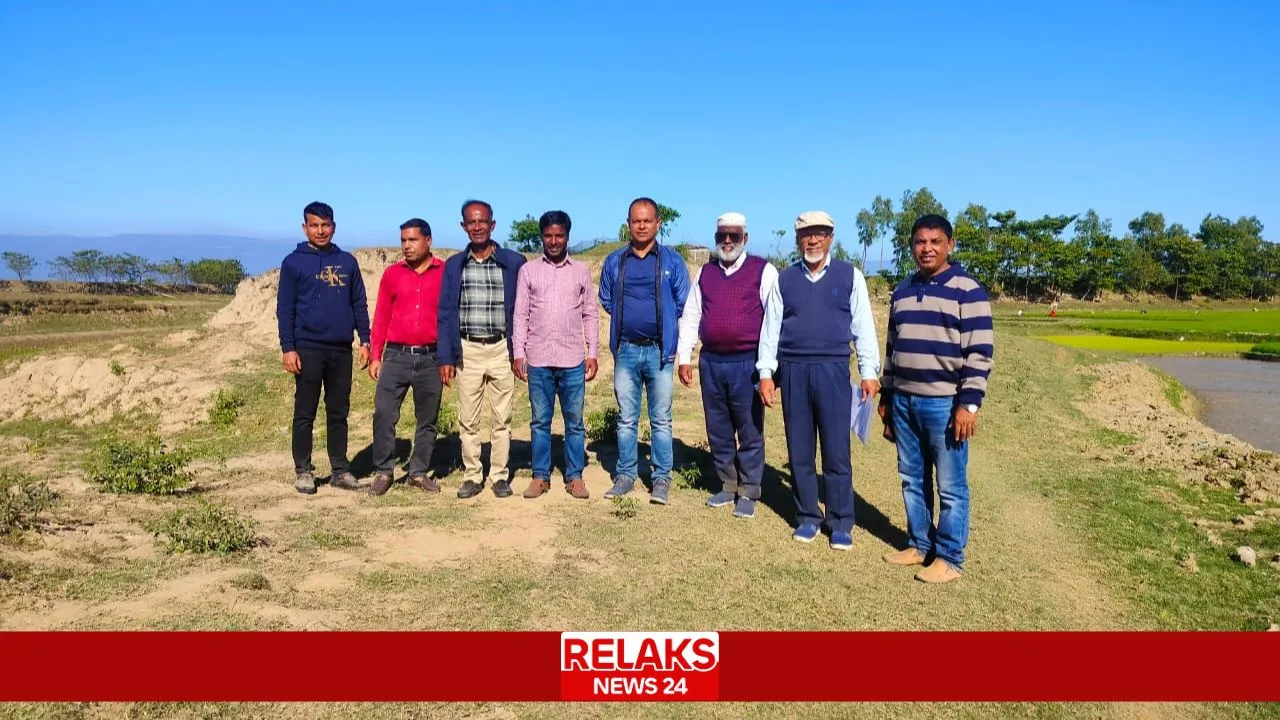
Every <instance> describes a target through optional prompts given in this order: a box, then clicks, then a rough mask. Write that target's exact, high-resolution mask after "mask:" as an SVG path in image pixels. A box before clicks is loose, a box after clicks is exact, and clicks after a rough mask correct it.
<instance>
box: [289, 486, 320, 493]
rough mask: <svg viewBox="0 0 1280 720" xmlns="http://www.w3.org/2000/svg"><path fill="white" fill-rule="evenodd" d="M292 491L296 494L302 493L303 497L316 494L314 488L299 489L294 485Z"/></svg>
mask: <svg viewBox="0 0 1280 720" xmlns="http://www.w3.org/2000/svg"><path fill="white" fill-rule="evenodd" d="M293 489H294V490H297V491H298V492H300V493H302V494H303V495H315V494H316V489H315V488H300V487H298V486H296V485H295V486H294V488H293Z"/></svg>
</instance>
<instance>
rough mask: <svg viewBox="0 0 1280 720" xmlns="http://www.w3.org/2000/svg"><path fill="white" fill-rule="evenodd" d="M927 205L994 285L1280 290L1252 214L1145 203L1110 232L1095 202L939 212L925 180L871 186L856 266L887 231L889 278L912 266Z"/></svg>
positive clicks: (1049, 291) (1184, 293) (1247, 292)
mask: <svg viewBox="0 0 1280 720" xmlns="http://www.w3.org/2000/svg"><path fill="white" fill-rule="evenodd" d="M928 213H936V214H939V215H942V216H944V217H950V218H951V221H952V225H953V226H954V227H955V239H956V249H955V253H954V256H953V257H954V259H955V260H957V261H958V262H960V263H963V265H964V266H965V268H966V270H968V272H969V273H970V274H972V275H973V276H974V277H975V278H977V279H978V280H979V281H980V282H982V283H983V284H984V285H986V286H987V288H989V290H990V291H991V292H992V293H994V294H996V295H1006V296H1013V297H1022V298H1025V299H1028V300H1031V299H1040V298H1048V299H1056V298H1058V297H1062V296H1064V295H1071V296H1074V297H1078V298H1082V299H1094V298H1097V297H1098V295H1099V294H1100V293H1103V292H1120V293H1126V294H1132V293H1159V294H1164V295H1168V296H1169V297H1172V298H1174V299H1175V300H1184V299H1187V298H1190V297H1193V296H1201V297H1210V298H1215V299H1220V300H1227V299H1249V300H1269V299H1271V298H1275V297H1277V296H1280V244H1277V243H1274V242H1268V241H1266V240H1263V239H1262V222H1261V221H1259V220H1258V218H1257V217H1254V216H1249V217H1241V218H1238V219H1236V220H1234V221H1233V220H1230V219H1228V218H1226V217H1223V216H1221V215H1215V214H1212V213H1211V214H1208V215H1206V216H1205V218H1204V219H1203V220H1202V221H1201V222H1200V227H1199V228H1198V229H1197V230H1196V231H1195V232H1194V233H1193V232H1191V231H1190V230H1188V229H1187V228H1186V227H1184V226H1182V225H1181V224H1179V223H1172V224H1169V223H1167V222H1166V221H1165V218H1164V215H1163V214H1161V213H1158V212H1152V211H1147V212H1144V213H1142V214H1141V215H1140V216H1138V217H1136V218H1134V219H1133V220H1131V221H1130V222H1129V224H1128V226H1127V229H1128V232H1126V233H1124V234H1123V235H1118V234H1116V232H1115V231H1114V230H1113V228H1112V224H1111V220H1109V219H1103V218H1101V217H1099V216H1098V213H1097V212H1095V211H1094V210H1087V211H1086V212H1085V213H1083V214H1074V215H1045V216H1044V217H1040V218H1034V219H1024V218H1019V217H1018V215H1017V213H1016V212H1015V211H1013V210H1003V211H999V212H991V211H989V210H988V209H987V208H985V207H983V206H982V205H978V204H974V203H970V204H969V205H967V206H966V207H965V209H964V210H962V211H960V212H958V213H956V214H955V215H954V216H948V215H947V211H946V208H944V207H943V206H942V203H941V202H939V201H938V199H937V198H935V197H934V196H933V194H932V193H930V192H929V189H928V188H920V189H919V190H908V191H906V192H905V193H903V195H902V198H901V200H900V201H899V203H898V207H897V209H895V208H894V204H893V202H892V201H891V200H889V199H888V198H885V197H882V196H879V195H877V196H876V197H875V199H874V200H873V201H872V203H871V207H869V208H865V209H863V210H862V211H860V212H859V213H858V216H857V220H856V221H855V225H856V227H857V234H858V241H859V244H860V245H862V256H863V266H864V267H865V265H866V254H867V250H868V249H869V248H870V247H871V246H872V245H873V244H875V243H876V242H877V241H878V240H881V239H885V238H887V239H889V240H890V241H891V242H890V247H892V250H893V261H894V266H895V271H882V274H884V275H886V276H888V277H889V278H890V279H898V278H902V277H906V275H907V274H908V273H910V272H913V271H914V270H915V263H914V262H913V261H912V259H911V225H912V224H913V223H914V222H915V221H916V219H917V218H919V217H920V216H921V215H925V214H928ZM1068 231H1070V232H1069V233H1068ZM881 252H883V246H882V250H881ZM882 261H883V258H882Z"/></svg>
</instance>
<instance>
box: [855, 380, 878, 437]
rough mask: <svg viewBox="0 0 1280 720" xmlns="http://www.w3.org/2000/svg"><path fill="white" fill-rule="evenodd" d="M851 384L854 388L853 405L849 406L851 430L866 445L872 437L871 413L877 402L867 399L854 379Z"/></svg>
mask: <svg viewBox="0 0 1280 720" xmlns="http://www.w3.org/2000/svg"><path fill="white" fill-rule="evenodd" d="M849 385H850V386H851V387H852V388H853V406H852V407H850V408H849V431H850V432H852V433H854V434H856V435H857V436H858V439H859V440H861V441H862V444H863V445H866V444H867V442H868V441H869V440H870V438H871V413H872V412H873V411H874V410H875V403H872V402H869V401H866V400H864V399H863V397H862V387H861V386H860V385H857V384H854V382H853V381H852V380H850V381H849Z"/></svg>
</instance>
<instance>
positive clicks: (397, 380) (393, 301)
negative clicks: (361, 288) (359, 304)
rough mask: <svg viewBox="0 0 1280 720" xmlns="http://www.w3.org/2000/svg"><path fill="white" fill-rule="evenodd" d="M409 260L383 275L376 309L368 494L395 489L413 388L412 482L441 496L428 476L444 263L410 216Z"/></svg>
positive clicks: (404, 229)
mask: <svg viewBox="0 0 1280 720" xmlns="http://www.w3.org/2000/svg"><path fill="white" fill-rule="evenodd" d="M400 251H401V252H403V253H404V259H403V260H401V261H399V262H397V263H396V264H394V265H392V266H391V267H389V268H387V269H386V270H385V271H384V272H383V273H382V281H381V284H380V285H379V287H378V304H377V306H376V307H375V308H374V312H373V337H372V341H373V342H372V344H373V347H372V362H370V363H369V377H371V378H373V379H374V380H375V381H377V383H378V389H377V390H376V391H375V394H374V401H373V467H374V471H375V472H376V475H375V476H374V479H373V485H372V486H371V487H370V488H369V493H370V494H371V495H382V494H385V493H386V492H387V490H388V489H390V488H391V481H392V472H393V471H394V470H395V461H396V457H395V446H396V423H398V422H400V406H401V405H403V404H404V396H405V394H406V393H407V392H408V391H409V389H410V388H413V412H414V415H416V416H417V420H418V428H417V430H416V431H415V432H414V436H413V455H412V456H411V458H410V460H409V479H408V481H407V482H408V484H409V485H410V486H411V487H416V488H418V489H420V490H425V491H427V492H432V493H436V492H440V484H439V483H438V482H436V479H435V478H433V477H429V476H428V474H427V471H428V470H429V469H430V468H431V454H432V452H434V450H435V445H436V420H437V419H438V418H439V415H440V396H441V395H442V394H443V393H444V388H443V385H442V384H441V382H440V370H439V368H438V367H437V365H436V310H437V309H438V308H439V306H440V282H441V279H442V278H443V276H444V261H443V260H441V259H440V258H437V257H434V256H433V255H432V254H431V226H430V225H429V224H427V221H426V220H421V219H419V218H413V219H412V220H408V221H406V222H405V223H404V224H403V225H401V226H400Z"/></svg>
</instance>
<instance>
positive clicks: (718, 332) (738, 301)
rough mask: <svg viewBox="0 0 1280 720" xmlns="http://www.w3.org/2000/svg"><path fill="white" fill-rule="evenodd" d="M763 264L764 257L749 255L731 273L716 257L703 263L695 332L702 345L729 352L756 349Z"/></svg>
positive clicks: (711, 349) (721, 351)
mask: <svg viewBox="0 0 1280 720" xmlns="http://www.w3.org/2000/svg"><path fill="white" fill-rule="evenodd" d="M765 264H766V263H765V260H764V258H759V257H755V256H753V255H748V256H747V259H746V260H745V261H744V262H743V263H742V267H741V268H739V269H738V271H737V272H735V273H734V274H732V275H726V274H725V271H724V267H723V266H721V265H720V261H718V260H712V261H711V262H709V263H707V264H706V265H704V266H703V267H702V274H701V276H700V277H699V278H698V290H699V291H700V292H701V293H702V322H701V324H700V325H699V327H698V334H699V336H700V337H701V338H702V347H703V348H704V349H706V350H709V351H711V352H713V353H720V354H729V353H742V352H747V351H749V350H755V349H756V348H757V347H758V346H759V345H760V324H761V323H763V322H764V303H762V302H760V279H761V278H762V277H763V276H764V266H765Z"/></svg>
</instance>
